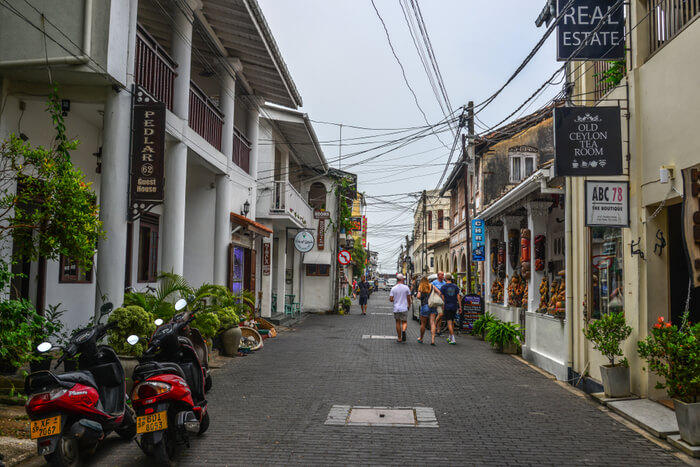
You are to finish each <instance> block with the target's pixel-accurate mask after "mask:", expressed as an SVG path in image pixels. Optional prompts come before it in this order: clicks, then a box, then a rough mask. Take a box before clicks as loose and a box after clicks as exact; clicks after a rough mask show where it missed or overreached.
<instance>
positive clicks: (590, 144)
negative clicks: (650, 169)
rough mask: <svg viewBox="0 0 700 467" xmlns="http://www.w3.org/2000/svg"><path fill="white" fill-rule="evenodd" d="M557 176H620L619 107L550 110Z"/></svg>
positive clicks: (559, 108) (620, 138) (558, 108)
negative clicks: (552, 111) (552, 122)
mask: <svg viewBox="0 0 700 467" xmlns="http://www.w3.org/2000/svg"><path fill="white" fill-rule="evenodd" d="M554 166H555V171H556V175H557V176H572V177H584V176H587V175H622V137H621V126H620V108H619V107H557V108H555V109H554Z"/></svg>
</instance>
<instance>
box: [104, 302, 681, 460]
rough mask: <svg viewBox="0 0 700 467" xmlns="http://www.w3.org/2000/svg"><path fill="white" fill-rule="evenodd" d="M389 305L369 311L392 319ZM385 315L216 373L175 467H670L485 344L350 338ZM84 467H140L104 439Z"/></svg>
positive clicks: (662, 456)
mask: <svg viewBox="0 0 700 467" xmlns="http://www.w3.org/2000/svg"><path fill="white" fill-rule="evenodd" d="M389 310H390V308H389V304H388V299H387V295H386V293H379V294H375V295H374V296H373V297H372V299H371V300H370V304H369V307H368V311H370V312H372V311H374V312H386V311H389ZM393 329H394V323H393V320H392V318H391V316H382V315H368V316H360V315H359V314H358V312H357V309H356V307H353V311H352V313H351V314H350V315H349V316H310V317H308V318H307V319H305V320H304V322H303V323H302V324H301V325H300V326H299V327H298V328H296V329H294V330H292V331H289V332H284V333H281V334H280V335H279V336H278V337H277V338H276V339H273V340H271V341H267V343H266V346H265V348H264V349H263V350H262V351H260V352H258V353H256V354H254V355H251V356H248V357H245V358H237V359H234V360H232V361H230V363H229V364H227V365H226V366H225V367H224V368H223V369H221V370H219V371H218V372H217V373H216V374H215V378H214V388H213V389H212V391H211V392H210V395H209V400H210V411H211V419H212V423H211V427H210V429H209V431H208V432H207V433H206V435H204V436H203V437H201V438H198V439H195V440H193V442H192V447H191V448H190V449H188V450H185V451H184V452H183V454H182V455H181V457H180V461H179V465H239V464H248V465H259V464H304V465H311V464H326V465H328V464H411V465H413V464H434V465H438V464H444V465H460V464H461V465H464V464H469V465H474V464H492V465H637V466H641V465H672V464H680V463H681V462H680V460H679V459H678V458H676V457H675V456H673V455H672V453H671V452H669V451H666V450H664V449H662V448H661V447H659V446H657V445H656V444H654V443H652V442H650V441H649V440H647V439H645V438H644V437H642V436H641V435H639V434H638V433H636V432H634V431H632V430H630V429H628V428H627V427H625V426H624V425H622V424H620V423H618V422H617V421H615V420H613V419H612V418H611V417H609V416H608V415H606V414H605V413H603V412H601V411H600V410H599V409H598V408H597V407H596V406H595V405H594V404H593V403H592V402H590V401H589V400H587V399H585V398H582V397H578V396H576V395H575V394H572V393H571V392H569V391H567V390H566V389H564V388H562V387H560V386H559V385H557V384H556V383H554V382H553V381H552V380H549V379H547V378H545V377H544V376H543V375H542V374H540V373H538V372H536V371H534V370H533V369H531V368H529V367H528V366H526V365H524V364H522V363H521V362H518V361H517V360H516V359H514V358H512V357H510V356H506V355H502V354H498V353H495V352H493V351H492V350H490V349H489V347H488V345H487V344H485V343H484V342H481V341H478V340H476V339H474V338H471V337H462V338H458V345H457V346H448V345H446V344H445V343H444V341H440V342H439V343H438V345H437V347H431V346H429V345H428V344H423V345H420V344H418V343H416V337H417V332H418V328H417V326H416V324H415V323H413V322H410V324H409V333H408V336H409V338H408V343H406V344H396V343H394V342H393V341H391V340H374V339H364V340H363V339H361V337H362V335H363V334H378V335H382V334H391V333H392V332H393ZM334 404H337V405H363V406H392V407H407V406H426V407H433V408H434V409H435V413H436V415H437V419H438V422H439V425H440V426H439V428H437V429H436V428H431V429H428V428H385V427H372V428H370V427H343V426H328V425H324V421H325V420H326V417H327V416H328V412H329V410H330V408H331V406H333V405H334ZM92 461H93V462H92V463H93V464H94V465H110V466H111V465H148V460H147V459H146V458H145V456H143V455H142V453H141V451H140V450H139V449H138V447H137V446H136V445H135V444H129V443H123V442H118V441H116V440H114V441H112V440H110V442H109V444H106V445H104V446H102V447H101V448H100V449H99V450H98V452H97V454H96V455H95V456H94V458H93V459H92Z"/></svg>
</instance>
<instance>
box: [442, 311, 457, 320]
mask: <svg viewBox="0 0 700 467" xmlns="http://www.w3.org/2000/svg"><path fill="white" fill-rule="evenodd" d="M456 314H457V310H445V311H444V312H443V314H442V316H443V317H444V318H445V319H446V320H449V321H454V320H455V315H456Z"/></svg>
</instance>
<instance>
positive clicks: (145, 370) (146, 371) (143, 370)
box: [134, 362, 186, 381]
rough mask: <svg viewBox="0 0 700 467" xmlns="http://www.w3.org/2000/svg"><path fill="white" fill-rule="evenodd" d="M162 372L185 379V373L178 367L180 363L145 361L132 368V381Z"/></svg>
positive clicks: (141, 379)
mask: <svg viewBox="0 0 700 467" xmlns="http://www.w3.org/2000/svg"><path fill="white" fill-rule="evenodd" d="M164 373H172V374H175V375H177V376H179V377H181V378H183V379H186V377H185V373H184V372H183V371H182V368H180V365H178V364H177V363H173V362H147V363H142V364H140V365H138V366H137V367H136V368H134V381H143V380H145V379H148V378H150V377H152V376H156V375H162V374H164Z"/></svg>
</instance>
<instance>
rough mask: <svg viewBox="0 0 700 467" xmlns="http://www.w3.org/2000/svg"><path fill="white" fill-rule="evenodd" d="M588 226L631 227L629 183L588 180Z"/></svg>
mask: <svg viewBox="0 0 700 467" xmlns="http://www.w3.org/2000/svg"><path fill="white" fill-rule="evenodd" d="M585 196H586V226H588V227H602V226H604V227H629V225H630V203H629V198H630V187H629V182H608V181H600V180H586V194H585Z"/></svg>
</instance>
